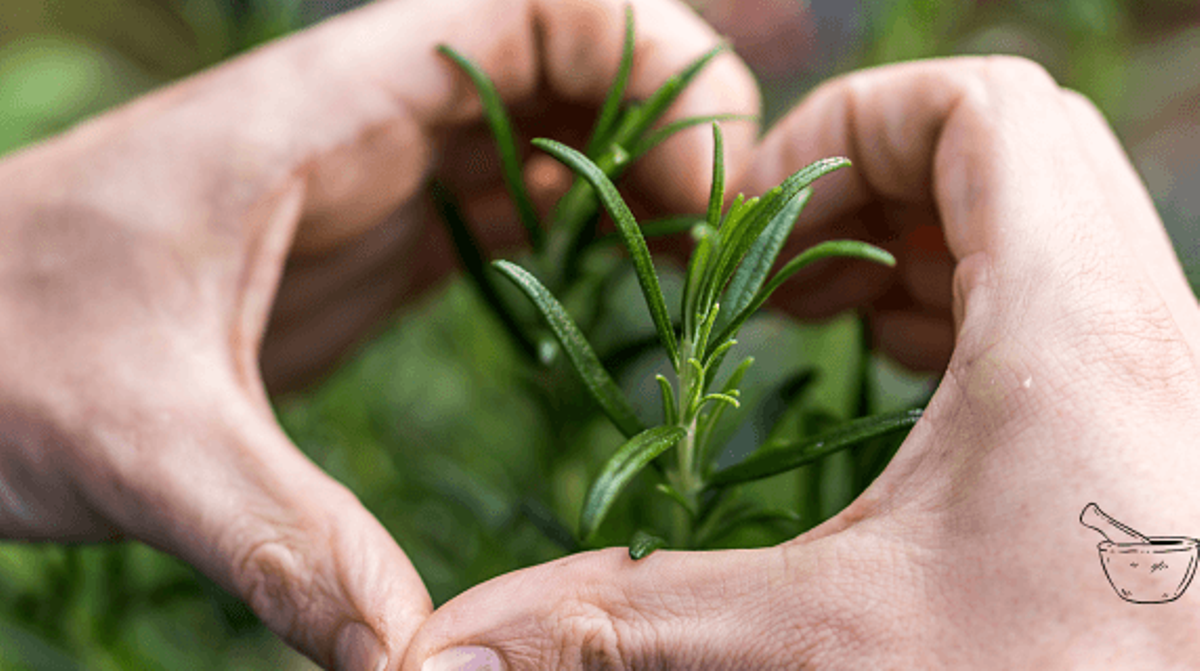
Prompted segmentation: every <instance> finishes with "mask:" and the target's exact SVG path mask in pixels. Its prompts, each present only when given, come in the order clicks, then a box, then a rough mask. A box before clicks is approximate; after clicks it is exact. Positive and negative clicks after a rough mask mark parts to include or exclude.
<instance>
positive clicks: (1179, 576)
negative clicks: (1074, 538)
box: [1079, 503, 1200, 603]
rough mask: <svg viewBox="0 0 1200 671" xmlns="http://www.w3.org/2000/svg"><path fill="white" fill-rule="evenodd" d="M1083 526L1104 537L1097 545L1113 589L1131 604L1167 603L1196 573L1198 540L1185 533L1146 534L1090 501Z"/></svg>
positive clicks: (1084, 514)
mask: <svg viewBox="0 0 1200 671" xmlns="http://www.w3.org/2000/svg"><path fill="white" fill-rule="evenodd" d="M1079 521H1080V522H1082V523H1083V526H1085V527H1089V528H1091V529H1095V530H1096V531H1099V532H1100V534H1101V535H1102V536H1104V538H1105V540H1104V541H1102V542H1101V543H1100V544H1099V545H1098V546H1097V548H1098V549H1099V551H1100V565H1101V566H1102V567H1103V568H1104V575H1105V576H1107V577H1108V583H1109V584H1110V585H1112V588H1113V591H1115V592H1116V593H1117V595H1118V596H1120V597H1121V598H1122V599H1124V600H1126V601H1128V602H1130V603H1166V602H1168V601H1174V600H1175V599H1178V598H1179V597H1180V596H1182V595H1183V593H1184V591H1185V590H1187V588H1188V585H1189V584H1191V582H1192V576H1194V575H1195V573H1196V560H1197V556H1198V554H1200V547H1198V545H1200V542H1198V541H1197V540H1196V539H1195V538H1187V537H1184V536H1145V535H1143V534H1141V533H1138V532H1137V531H1136V530H1134V529H1133V528H1131V527H1129V526H1127V525H1124V524H1121V523H1120V522H1118V521H1117V520H1114V519H1113V518H1111V517H1109V516H1108V515H1106V514H1105V513H1104V511H1102V510H1100V507H1099V506H1097V505H1096V504H1095V503H1089V504H1087V506H1086V507H1084V509H1083V512H1082V513H1080V515H1079Z"/></svg>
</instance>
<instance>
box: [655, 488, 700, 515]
mask: <svg viewBox="0 0 1200 671" xmlns="http://www.w3.org/2000/svg"><path fill="white" fill-rule="evenodd" d="M654 490H655V491H657V492H658V493H660V494H662V495H663V496H665V497H667V498H669V499H671V500H672V501H674V502H675V503H678V504H679V506H680V507H681V508H683V509H684V510H686V511H687V514H688V515H689V516H691V517H695V516H696V510H695V509H694V508H692V504H690V503H688V500H687V498H686V497H684V495H683V494H680V493H679V490H678V489H675V488H674V487H672V486H671V485H668V484H667V483H665V482H660V483H658V484H657V485H654Z"/></svg>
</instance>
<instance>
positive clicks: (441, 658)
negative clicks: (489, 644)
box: [421, 645, 504, 671]
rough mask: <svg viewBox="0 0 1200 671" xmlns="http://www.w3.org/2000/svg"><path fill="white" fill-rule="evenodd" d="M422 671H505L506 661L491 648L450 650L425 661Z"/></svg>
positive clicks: (474, 647) (467, 647)
mask: <svg viewBox="0 0 1200 671" xmlns="http://www.w3.org/2000/svg"><path fill="white" fill-rule="evenodd" d="M421 671H504V661H503V660H501V659H500V655H498V654H496V651H495V650H492V649H491V648H484V647H480V646H475V645H472V646H466V647H462V648H450V649H449V650H443V651H441V652H439V653H438V654H436V655H434V656H433V657H430V658H429V659H427V660H425V663H424V664H422V665H421Z"/></svg>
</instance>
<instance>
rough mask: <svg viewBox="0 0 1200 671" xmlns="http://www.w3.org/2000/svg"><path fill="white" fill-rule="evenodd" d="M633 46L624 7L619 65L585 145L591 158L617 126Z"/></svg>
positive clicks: (627, 11) (630, 18)
mask: <svg viewBox="0 0 1200 671" xmlns="http://www.w3.org/2000/svg"><path fill="white" fill-rule="evenodd" d="M633 45H634V39H633V7H632V6H630V5H625V41H624V43H623V45H622V48H621V64H620V65H619V66H617V76H616V78H615V79H614V80H613V83H612V86H610V87H609V89H608V96H607V97H605V98H604V106H603V107H601V108H600V116H599V117H598V118H597V119H596V127H595V129H593V130H592V138H591V140H590V141H588V145H587V152H586V153H587V155H588V156H591V157H593V158H594V157H595V156H596V154H597V152H599V151H600V147H603V146H604V145H605V144H606V143H607V142H608V141H609V139H610V138H611V136H612V133H613V128H614V127H615V126H616V125H617V118H618V116H619V114H620V112H621V101H622V99H623V98H624V97H625V88H626V87H627V86H628V85H629V73H630V72H632V71H633Z"/></svg>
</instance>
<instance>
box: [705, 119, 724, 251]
mask: <svg viewBox="0 0 1200 671" xmlns="http://www.w3.org/2000/svg"><path fill="white" fill-rule="evenodd" d="M712 132H713V167H712V191H711V192H710V193H709V196H708V225H709V226H712V227H713V228H716V227H717V226H719V225H720V224H721V211H722V210H724V209H725V139H724V138H723V137H722V136H721V126H720V125H719V124H717V123H716V122H713V125H712Z"/></svg>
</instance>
